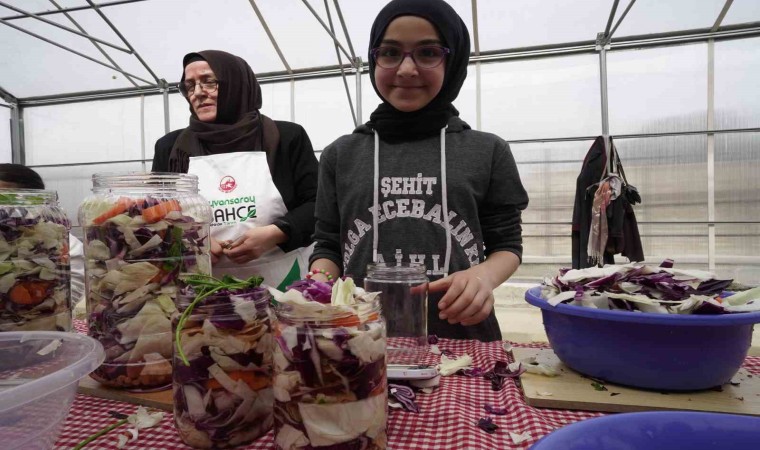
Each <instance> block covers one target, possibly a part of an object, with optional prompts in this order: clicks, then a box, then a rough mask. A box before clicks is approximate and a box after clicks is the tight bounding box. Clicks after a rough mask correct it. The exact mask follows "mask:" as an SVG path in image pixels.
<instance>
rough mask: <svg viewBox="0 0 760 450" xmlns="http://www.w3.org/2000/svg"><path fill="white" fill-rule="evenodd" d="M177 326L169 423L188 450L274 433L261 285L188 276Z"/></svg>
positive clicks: (265, 302) (230, 444) (267, 323)
mask: <svg viewBox="0 0 760 450" xmlns="http://www.w3.org/2000/svg"><path fill="white" fill-rule="evenodd" d="M185 281H186V283H187V286H186V287H183V288H182V289H181V290H180V293H179V296H178V298H177V306H178V309H179V310H180V312H181V315H180V316H177V317H176V318H175V320H174V321H173V323H174V383H173V388H174V422H175V424H176V426H177V432H178V433H179V436H180V438H181V439H182V441H183V442H185V444H187V445H190V446H192V447H194V448H215V449H217V448H230V447H235V446H238V445H245V444H248V443H250V442H252V441H254V440H255V439H257V438H259V437H261V436H263V435H264V434H266V433H267V432H268V431H269V430H270V429H271V428H272V406H273V401H274V397H273V394H272V329H271V322H270V317H269V301H270V299H271V295H270V294H269V291H267V290H266V289H265V288H263V287H260V284H261V281H262V278H260V277H256V276H254V277H251V278H249V279H247V280H239V279H237V278H234V277H231V276H228V275H227V276H224V277H223V278H222V279H221V280H219V279H215V278H212V277H210V276H203V275H192V276H189V277H187V279H186V280H185Z"/></svg>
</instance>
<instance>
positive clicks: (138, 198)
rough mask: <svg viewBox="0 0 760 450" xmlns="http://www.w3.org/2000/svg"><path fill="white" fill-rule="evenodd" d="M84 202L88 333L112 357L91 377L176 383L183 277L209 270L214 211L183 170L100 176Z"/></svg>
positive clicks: (138, 386)
mask: <svg viewBox="0 0 760 450" xmlns="http://www.w3.org/2000/svg"><path fill="white" fill-rule="evenodd" d="M92 179H93V195H91V196H90V197H88V198H86V199H85V200H84V201H83V202H82V204H81V205H80V207H79V222H80V224H81V225H82V227H83V228H84V257H85V292H86V297H87V317H88V327H89V335H90V336H91V337H93V338H95V339H97V340H98V341H100V343H101V344H103V347H104V348H105V351H106V359H105V361H104V362H103V364H102V365H101V366H100V367H99V368H98V369H96V370H95V371H94V372H93V373H92V374H91V376H92V377H93V378H94V379H95V380H97V381H99V382H100V383H102V384H105V385H107V386H113V387H124V388H131V389H134V390H150V389H157V388H168V387H169V386H170V385H171V381H172V365H171V361H172V336H171V318H172V317H173V315H175V314H177V310H176V308H175V299H176V297H177V292H178V290H179V288H180V283H181V281H180V276H181V275H186V274H193V273H200V274H209V273H210V272H211V259H210V256H209V239H208V235H209V223H210V221H211V210H210V208H209V206H208V203H207V202H206V201H205V200H204V199H203V197H201V196H200V195H199V194H198V179H197V177H195V176H194V175H185V174H146V173H131V174H118V175H114V174H95V175H93V177H92Z"/></svg>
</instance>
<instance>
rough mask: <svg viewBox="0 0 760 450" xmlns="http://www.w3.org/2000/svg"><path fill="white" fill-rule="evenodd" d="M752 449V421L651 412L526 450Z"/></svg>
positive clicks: (603, 422)
mask: <svg viewBox="0 0 760 450" xmlns="http://www.w3.org/2000/svg"><path fill="white" fill-rule="evenodd" d="M758 445H760V418H758V417H749V416H738V415H734V414H717V413H705V412H684V411H657V412H641V413H627V414H616V415H612V416H604V417H597V418H595V419H588V420H584V421H581V422H576V423H573V424H571V425H568V426H566V427H563V428H560V429H559V430H557V431H555V432H553V433H550V434H549V435H547V436H544V437H543V438H542V439H541V440H539V441H538V442H536V443H535V444H534V445H533V446H532V447H531V448H530V450H641V449H646V450H674V449H689V450H727V449H747V450H749V449H755V448H758Z"/></svg>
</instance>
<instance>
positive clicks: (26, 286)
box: [8, 281, 50, 305]
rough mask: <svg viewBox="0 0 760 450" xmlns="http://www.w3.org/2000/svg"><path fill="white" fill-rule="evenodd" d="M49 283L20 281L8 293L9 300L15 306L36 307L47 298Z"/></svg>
mask: <svg viewBox="0 0 760 450" xmlns="http://www.w3.org/2000/svg"><path fill="white" fill-rule="evenodd" d="M49 287H50V283H46V282H42V281H22V282H20V283H16V285H15V286H13V287H12V288H11V290H10V291H9V292H8V297H9V298H10V300H11V301H12V302H13V303H15V304H17V305H38V304H40V303H42V302H43V301H44V300H45V298H46V297H47V291H48V288H49Z"/></svg>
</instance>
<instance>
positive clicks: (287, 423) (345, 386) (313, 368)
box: [273, 298, 388, 450]
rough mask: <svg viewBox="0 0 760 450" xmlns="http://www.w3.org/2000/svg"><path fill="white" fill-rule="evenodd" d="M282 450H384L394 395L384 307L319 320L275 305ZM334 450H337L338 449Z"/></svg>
mask: <svg viewBox="0 0 760 450" xmlns="http://www.w3.org/2000/svg"><path fill="white" fill-rule="evenodd" d="M273 310H274V312H275V315H276V316H277V321H276V322H275V324H274V339H275V345H274V352H273V356H274V381H273V384H274V443H275V448H277V449H291V448H302V447H305V448H320V447H322V446H335V447H334V448H337V447H338V445H340V448H361V449H368V450H369V449H384V448H385V446H386V428H385V426H386V418H387V404H388V388H387V378H386V361H385V337H386V336H385V320H384V319H383V317H382V316H381V315H380V302H379V300H378V299H377V298H375V299H374V300H373V301H372V302H369V303H364V304H357V305H355V306H354V305H352V306H342V307H341V308H340V309H338V308H335V313H334V314H333V313H332V312H328V313H327V314H320V315H319V316H318V317H317V316H314V317H306V316H303V315H296V314H294V312H293V310H292V309H291V308H290V307H289V305H287V304H285V303H275V305H274V307H273ZM331 448H333V447H331Z"/></svg>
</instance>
